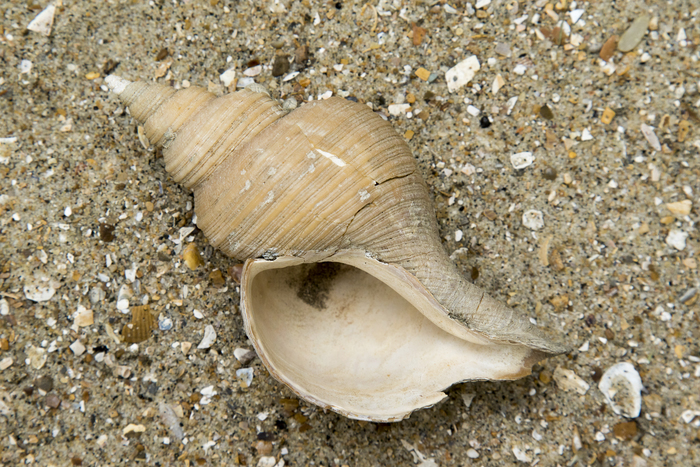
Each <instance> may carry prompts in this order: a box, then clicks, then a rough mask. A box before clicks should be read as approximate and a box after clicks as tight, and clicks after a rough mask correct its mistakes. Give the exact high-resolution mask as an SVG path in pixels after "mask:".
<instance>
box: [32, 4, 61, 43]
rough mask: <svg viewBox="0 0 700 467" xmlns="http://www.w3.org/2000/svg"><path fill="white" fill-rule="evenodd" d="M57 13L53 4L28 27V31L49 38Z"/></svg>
mask: <svg viewBox="0 0 700 467" xmlns="http://www.w3.org/2000/svg"><path fill="white" fill-rule="evenodd" d="M55 13H56V7H55V6H54V4H53V3H50V4H49V6H47V7H46V8H44V9H43V10H42V11H41V13H39V14H38V15H36V16H35V17H34V19H33V20H32V21H31V22H30V23H29V24H28V25H27V29H29V30H30V31H34V32H38V33H39V34H43V35H44V36H49V35H50V34H51V27H52V26H53V16H54V14H55Z"/></svg>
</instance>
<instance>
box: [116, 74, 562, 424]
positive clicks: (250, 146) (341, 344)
mask: <svg viewBox="0 0 700 467" xmlns="http://www.w3.org/2000/svg"><path fill="white" fill-rule="evenodd" d="M107 84H108V85H109V86H110V88H111V89H112V91H113V92H115V93H116V94H118V95H119V98H120V99H121V100H122V102H124V103H125V104H126V105H127V106H128V107H129V110H130V112H131V115H132V116H133V117H134V118H135V119H136V120H138V121H139V122H141V123H143V124H144V128H145V132H146V136H147V137H148V139H149V140H150V141H151V142H152V143H153V144H156V145H159V146H161V147H162V150H163V156H164V158H165V164H166V170H167V171H168V172H169V173H170V174H171V175H172V177H173V178H174V179H175V181H177V182H179V183H181V184H183V185H184V186H186V187H188V188H190V189H192V191H193V192H194V197H195V211H196V215H197V225H198V226H199V228H200V229H201V230H202V231H203V232H204V234H205V235H206V237H207V238H208V240H209V242H210V243H211V244H212V245H213V246H215V247H217V248H219V249H221V250H222V251H223V252H224V253H226V254H227V255H229V256H231V257H233V258H238V259H240V260H246V262H245V266H244V269H243V274H242V279H241V311H242V313H243V318H244V321H245V326H246V332H247V334H248V337H249V338H250V339H251V341H252V342H253V345H254V346H255V349H256V350H257V352H258V355H259V356H260V357H261V359H262V361H263V362H264V363H265V365H266V366H267V368H268V370H269V371H270V373H271V374H272V375H274V376H275V377H276V378H277V379H279V380H280V381H282V382H283V383H285V384H287V385H288V386H289V387H290V388H291V389H292V390H293V391H294V392H296V393H297V394H298V395H299V396H301V397H303V398H304V399H306V400H308V401H311V402H313V403H316V404H318V405H320V406H322V407H327V408H331V409H333V410H335V411H337V412H339V413H342V414H344V415H347V416H349V417H352V418H358V419H365V420H374V421H396V420H400V419H402V418H404V417H406V416H408V415H409V414H410V413H411V412H412V411H413V410H415V409H417V408H420V407H426V406H430V405H433V404H435V403H436V402H438V401H440V400H441V399H443V398H444V397H446V396H445V394H444V393H443V392H442V390H443V389H445V388H447V387H449V386H450V385H452V384H454V383H456V382H460V381H465V380H478V379H515V378H519V377H522V376H524V375H526V374H529V372H530V369H531V366H532V365H533V364H534V363H535V362H537V361H539V360H541V359H542V358H545V357H547V356H549V355H553V354H558V353H561V352H564V351H566V350H567V349H566V347H565V346H563V345H561V344H558V343H556V342H554V341H553V340H552V339H551V338H549V337H548V336H547V335H546V334H545V333H544V332H543V331H542V330H540V329H539V328H537V327H535V326H534V325H532V324H531V323H530V321H529V320H528V319H527V318H526V317H523V316H520V315H518V314H516V313H515V312H514V311H513V310H511V309H509V308H507V307H506V306H504V305H503V304H501V303H500V302H498V301H496V300H494V299H493V298H491V297H490V296H488V295H487V294H485V293H484V292H483V291H482V290H480V289H479V288H478V287H476V286H474V285H472V284H471V283H469V282H467V281H466V280H465V279H464V278H463V277H462V275H461V274H460V273H459V271H458V270H457V268H456V267H455V266H454V265H453V264H452V262H451V261H450V260H449V258H448V257H447V255H446V254H445V252H444V250H443V248H442V245H441V243H440V240H439V236H438V229H437V223H436V220H435V214H434V211H433V208H432V205H431V201H430V197H429V194H428V190H427V188H426V185H425V183H424V181H423V180H422V178H421V176H420V174H419V172H418V169H417V166H416V163H415V160H414V158H413V156H412V155H411V152H410V150H409V148H408V146H407V145H406V143H405V142H404V140H403V138H401V137H400V136H399V135H398V134H397V133H396V132H395V131H394V129H393V128H392V127H391V125H390V124H388V123H387V122H385V121H384V120H382V119H381V118H380V117H379V116H377V115H375V114H374V113H373V112H372V111H371V110H370V109H369V108H368V107H367V106H364V105H361V104H358V103H355V102H351V101H347V100H344V99H340V98H335V97H333V98H330V99H327V100H323V101H314V102H310V103H307V104H305V105H303V106H301V107H300V108H298V109H296V110H294V111H292V112H286V111H285V110H284V109H283V108H282V107H280V105H279V104H278V103H277V102H276V101H275V100H274V99H272V98H270V96H268V95H267V94H266V93H264V92H254V91H251V90H250V89H245V90H242V91H239V92H235V93H231V94H227V95H224V96H222V97H218V98H217V97H215V96H214V95H213V94H211V93H209V92H207V91H206V90H204V89H201V88H197V87H190V88H187V89H183V90H179V91H175V90H174V89H172V88H170V87H167V86H163V85H159V84H146V83H143V82H133V83H132V82H129V81H126V80H124V79H122V78H119V77H115V76H110V77H108V78H107Z"/></svg>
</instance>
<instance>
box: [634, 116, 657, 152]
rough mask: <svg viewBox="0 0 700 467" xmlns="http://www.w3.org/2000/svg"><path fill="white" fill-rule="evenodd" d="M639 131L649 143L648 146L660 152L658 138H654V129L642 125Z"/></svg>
mask: <svg viewBox="0 0 700 467" xmlns="http://www.w3.org/2000/svg"><path fill="white" fill-rule="evenodd" d="M639 129H640V130H641V131H642V134H643V135H644V138H646V140H647V142H648V143H649V146H651V147H652V148H654V150H656V151H661V143H659V138H658V137H657V136H656V133H654V128H653V127H650V126H649V125H647V124H645V123H642V125H641V126H640V127H639Z"/></svg>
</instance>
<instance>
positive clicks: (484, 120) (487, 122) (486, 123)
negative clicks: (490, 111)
mask: <svg viewBox="0 0 700 467" xmlns="http://www.w3.org/2000/svg"><path fill="white" fill-rule="evenodd" d="M479 126H480V127H481V128H488V127H490V126H491V119H490V118H489V117H488V116H487V115H482V117H481V118H480V119H479Z"/></svg>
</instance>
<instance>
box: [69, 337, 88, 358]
mask: <svg viewBox="0 0 700 467" xmlns="http://www.w3.org/2000/svg"><path fill="white" fill-rule="evenodd" d="M70 349H71V350H72V351H73V353H74V354H75V355H76V357H79V356H81V355H82V354H84V353H85V350H86V349H85V346H84V345H83V343H82V342H80V341H79V340H77V341H75V342H73V343H72V344H71V345H70Z"/></svg>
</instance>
